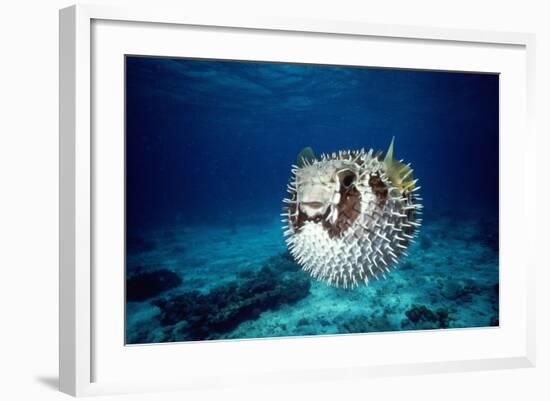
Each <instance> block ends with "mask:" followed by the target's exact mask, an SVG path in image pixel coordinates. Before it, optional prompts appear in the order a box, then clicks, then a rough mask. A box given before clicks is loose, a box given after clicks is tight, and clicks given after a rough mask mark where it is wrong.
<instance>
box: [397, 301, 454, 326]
mask: <svg viewBox="0 0 550 401" xmlns="http://www.w3.org/2000/svg"><path fill="white" fill-rule="evenodd" d="M405 315H406V316H407V319H408V320H405V321H404V322H403V323H402V327H407V326H412V328H414V329H441V328H447V327H449V320H450V317H449V312H448V311H447V309H445V308H439V309H437V310H436V311H435V312H434V311H433V310H431V309H429V308H428V307H427V306H426V305H413V306H412V307H411V308H410V309H409V310H408V311H406V312H405ZM409 323H412V325H410V324H409ZM407 328H409V327H407Z"/></svg>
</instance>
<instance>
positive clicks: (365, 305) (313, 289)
mask: <svg viewBox="0 0 550 401" xmlns="http://www.w3.org/2000/svg"><path fill="white" fill-rule="evenodd" d="M266 264H267V265H269V269H268V270H265V271H263V272H262V273H263V274H260V273H259V272H260V271H261V269H262V267H263V266H265V265H266ZM159 271H164V272H166V271H169V272H172V273H173V275H171V276H170V277H169V279H170V280H171V279H172V278H173V277H176V276H178V277H179V279H178V280H176V281H175V282H173V283H171V284H166V288H168V289H166V290H163V287H162V285H161V288H159V289H158V291H157V293H154V294H145V295H143V296H140V297H139V300H138V301H137V302H128V303H127V308H126V313H127V316H126V318H127V322H126V323H127V326H126V327H127V339H126V340H127V343H128V344H135V343H156V342H171V341H187V340H204V339H210V340H216V339H237V338H260V337H279V336H300V335H316V334H339V333H341V334H344V333H358V332H361V333H363V332H380V331H402V330H417V329H445V328H467V327H484V326H496V325H498V224H497V222H496V221H494V220H490V219H483V218H482V219H480V218H476V217H471V218H467V217H459V216H455V217H447V216H446V215H434V216H431V217H430V218H425V219H424V224H423V226H422V228H421V231H420V235H419V237H418V238H417V241H416V243H415V244H413V245H412V246H411V248H410V249H409V256H407V257H404V258H403V259H402V262H401V263H400V264H399V265H398V266H397V267H396V268H395V269H393V270H392V271H391V272H390V273H389V274H387V275H386V278H382V277H381V279H380V280H376V281H371V283H370V284H369V286H368V287H365V286H362V287H359V288H356V289H353V290H344V289H340V288H334V287H330V286H328V285H326V284H325V283H324V282H319V281H316V280H314V279H311V278H309V276H308V275H307V273H305V272H303V271H301V270H300V269H299V267H298V266H297V265H296V264H295V263H294V262H293V261H292V260H291V257H290V256H289V255H288V253H287V251H286V247H285V243H284V239H283V236H282V230H281V223H280V222H279V221H278V220H274V219H273V218H270V217H265V216H258V218H257V219H256V220H254V221H248V222H246V221H244V222H241V223H238V224H233V225H231V226H228V225H224V224H220V225H200V226H174V227H171V228H170V229H166V228H163V229H162V230H151V231H149V232H144V233H142V234H141V236H140V237H139V238H133V239H131V245H130V246H129V253H128V259H127V278H128V280H132V278H134V279H135V278H136V277H139V275H143V274H147V273H148V272H149V273H152V274H153V275H154V274H155V273H156V272H159ZM283 271H284V272H283ZM172 273H171V274H172ZM256 274H258V275H256ZM143 277H147V280H149V278H150V277H152V276H143ZM180 279H181V280H180ZM255 280H256V281H262V280H263V283H255V282H254V281H255ZM160 281H161V282H164V281H165V278H161V279H160ZM278 281H280V282H284V283H286V284H285V286H283V287H276V286H278ZM293 282H299V283H300V284H297V285H299V286H300V287H299V289H298V291H296V292H294V293H293V295H292V296H290V297H289V298H288V299H286V298H285V291H289V289H290V290H293V288H292V286H293ZM266 286H267V287H266ZM270 286H275V287H276V288H275V287H273V288H272V287H270ZM169 287H173V288H169ZM244 287H246V288H247V289H246V290H244V289H243V288H244ZM250 288H253V289H252V290H250ZM133 291H136V290H133ZM290 292H292V291H290ZM187 294H193V297H192V298H189V299H190V301H189V302H190V303H191V304H192V305H191V306H187V308H192V309H181V307H180V305H181V302H183V304H185V302H186V301H187V298H188V297H187ZM201 294H202V297H201ZM213 294H221V295H219V296H218V298H216V297H214V295H213ZM227 294H229V295H227ZM235 294H239V295H238V296H236V298H233V295H235ZM220 297H221V298H223V297H228V298H230V299H237V301H235V302H236V303H237V304H238V305H230V304H227V305H226V304H224V302H225V301H224V300H223V299H222V300H220V301H219V302H220V303H219V304H215V303H214V302H212V300H216V299H219V298H220ZM174 299H178V300H179V301H178V302H180V303H178V302H170V301H171V300H174ZM201 302H202V303H203V305H199V306H197V303H199V304H200V303H201ZM216 302H217V301H216ZM231 302H232V301H231ZM255 302H257V303H258V305H257V307H256V306H255V305H254V303H255ZM220 305H221V306H220ZM241 306H242V307H241ZM163 308H171V309H169V310H164V309H163ZM178 308H180V309H178ZM186 310H192V316H191V315H190V316H189V317H188V316H186V312H185V311H186ZM167 314H169V315H170V316H169V318H166V316H167ZM220 316H222V317H220ZM193 319H194V320H193ZM220 319H221V321H220ZM201 322H202V323H201ZM189 327H191V328H192V329H189ZM193 327H194V329H193Z"/></svg>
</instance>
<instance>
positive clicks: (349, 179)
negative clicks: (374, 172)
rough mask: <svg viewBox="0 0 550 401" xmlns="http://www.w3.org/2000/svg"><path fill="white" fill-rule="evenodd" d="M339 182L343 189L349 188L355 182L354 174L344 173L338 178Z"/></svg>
mask: <svg viewBox="0 0 550 401" xmlns="http://www.w3.org/2000/svg"><path fill="white" fill-rule="evenodd" d="M340 182H341V183H342V185H343V186H344V188H349V187H350V186H351V185H352V184H353V183H354V182H355V174H353V173H352V172H351V171H346V172H344V174H343V175H342V177H341V178H340Z"/></svg>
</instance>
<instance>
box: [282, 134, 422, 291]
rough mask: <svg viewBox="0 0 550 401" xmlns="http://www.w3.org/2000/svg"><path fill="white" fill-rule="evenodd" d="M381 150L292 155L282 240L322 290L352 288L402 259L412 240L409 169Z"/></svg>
mask: <svg viewBox="0 0 550 401" xmlns="http://www.w3.org/2000/svg"><path fill="white" fill-rule="evenodd" d="M381 155H382V151H379V152H377V153H374V152H373V150H372V149H371V150H369V151H365V150H364V149H361V150H356V151H349V150H348V151H340V152H338V153H332V154H327V155H322V156H321V157H320V158H316V157H315V155H314V153H313V150H311V148H309V147H308V148H305V149H304V150H303V151H302V152H301V153H300V155H299V156H298V165H297V166H292V173H293V177H292V178H291V180H290V183H289V185H288V192H289V193H290V198H288V199H284V202H285V203H286V205H285V207H284V208H283V209H284V210H285V212H284V213H283V214H282V216H284V217H285V219H283V222H284V223H286V226H285V227H284V230H285V231H284V235H285V236H286V237H288V238H287V239H286V243H287V246H288V248H289V250H290V253H291V254H292V255H293V257H294V258H295V259H296V261H297V262H298V263H299V264H300V265H301V266H302V268H303V269H304V270H305V271H307V272H309V274H310V275H311V276H312V277H314V278H316V279H319V280H323V281H325V282H327V283H328V284H329V285H333V286H337V287H344V288H355V287H357V286H358V285H359V284H361V283H364V284H365V285H368V283H369V280H371V279H372V278H378V277H379V276H383V277H385V273H387V272H389V271H390V269H391V268H392V267H394V266H396V265H397V264H398V263H399V258H400V257H401V256H402V255H406V252H405V251H406V249H407V248H408V247H409V245H410V243H411V242H413V238H414V237H415V235H416V234H417V230H418V228H419V227H420V224H421V220H420V219H418V215H419V214H420V209H421V208H422V205H421V204H420V203H419V202H420V201H421V200H422V199H421V198H419V197H418V192H417V191H418V190H419V189H420V187H419V186H416V183H417V181H418V180H416V179H414V178H413V174H412V172H413V170H412V169H411V167H410V164H403V162H402V161H397V160H394V159H393V139H392V141H391V144H390V147H389V149H388V152H387V153H386V156H385V158H384V159H382V156H381Z"/></svg>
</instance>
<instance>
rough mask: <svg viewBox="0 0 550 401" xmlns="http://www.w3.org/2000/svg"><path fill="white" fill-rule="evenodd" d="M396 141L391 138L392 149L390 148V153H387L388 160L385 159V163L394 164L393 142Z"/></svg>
mask: <svg viewBox="0 0 550 401" xmlns="http://www.w3.org/2000/svg"><path fill="white" fill-rule="evenodd" d="M394 141H395V137H392V138H391V142H390V147H389V148H388V151H387V152H386V158H385V159H384V163H387V162H390V163H391V162H393V142H394Z"/></svg>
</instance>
